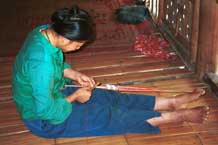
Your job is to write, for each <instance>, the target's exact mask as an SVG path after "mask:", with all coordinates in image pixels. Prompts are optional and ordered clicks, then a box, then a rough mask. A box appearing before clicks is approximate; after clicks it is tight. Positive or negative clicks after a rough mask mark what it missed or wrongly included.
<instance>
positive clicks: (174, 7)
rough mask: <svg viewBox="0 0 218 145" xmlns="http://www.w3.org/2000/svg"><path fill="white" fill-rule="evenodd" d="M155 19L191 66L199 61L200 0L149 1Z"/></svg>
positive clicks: (147, 4)
mask: <svg viewBox="0 0 218 145" xmlns="http://www.w3.org/2000/svg"><path fill="white" fill-rule="evenodd" d="M146 6H147V7H148V8H149V10H150V12H151V15H152V17H153V19H154V20H155V21H156V22H157V23H158V24H159V25H160V26H162V28H163V29H164V31H166V32H167V33H168V34H169V35H170V38H172V39H173V40H174V41H175V42H176V44H178V47H177V49H178V51H179V52H180V53H181V55H182V57H183V58H184V60H186V61H187V62H188V63H189V64H190V66H191V65H193V64H194V63H195V62H196V59H197V47H198V46H197V45H198V30H199V29H198V28H199V8H200V0H147V1H146Z"/></svg>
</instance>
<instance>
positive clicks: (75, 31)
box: [51, 5, 95, 44]
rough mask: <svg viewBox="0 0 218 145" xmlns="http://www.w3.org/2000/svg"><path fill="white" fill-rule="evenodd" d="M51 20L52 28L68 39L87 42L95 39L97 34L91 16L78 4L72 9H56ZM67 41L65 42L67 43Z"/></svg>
mask: <svg viewBox="0 0 218 145" xmlns="http://www.w3.org/2000/svg"><path fill="white" fill-rule="evenodd" d="M51 20H52V23H53V24H52V29H53V30H54V31H55V32H56V33H57V34H59V35H61V36H62V37H64V38H66V41H67V40H69V41H76V42H82V43H85V42H87V41H91V40H93V38H94V36H95V33H94V28H93V22H92V20H91V17H90V16H89V14H88V13H87V12H86V11H85V10H82V9H80V8H79V7H78V6H76V5H75V6H73V7H72V8H71V9H68V8H63V9H59V10H57V11H55V12H54V13H53V14H52V17H51ZM63 41H64V40H63ZM66 41H65V42H63V44H64V43H67V42H66ZM71 43H72V42H71Z"/></svg>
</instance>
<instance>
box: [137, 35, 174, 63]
mask: <svg viewBox="0 0 218 145" xmlns="http://www.w3.org/2000/svg"><path fill="white" fill-rule="evenodd" d="M169 46H170V45H169V43H168V42H167V41H166V40H164V39H163V38H160V37H157V36H155V35H143V34H139V35H138V36H136V40H135V44H134V50H135V51H139V52H141V53H142V54H144V55H145V56H148V57H158V58H163V59H168V60H172V59H173V55H171V54H170V53H169V52H168V51H167V50H166V48H168V47H169Z"/></svg>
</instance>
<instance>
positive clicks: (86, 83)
mask: <svg viewBox="0 0 218 145" xmlns="http://www.w3.org/2000/svg"><path fill="white" fill-rule="evenodd" d="M76 81H77V82H78V83H79V84H80V85H81V86H83V87H90V88H93V87H95V81H94V79H93V78H91V77H88V76H87V75H85V74H82V73H80V72H78V73H77V75H76Z"/></svg>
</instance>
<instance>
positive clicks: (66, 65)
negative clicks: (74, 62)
mask: <svg viewBox="0 0 218 145" xmlns="http://www.w3.org/2000/svg"><path fill="white" fill-rule="evenodd" d="M68 68H71V66H70V65H69V64H68V63H66V62H64V69H68ZM64 81H65V83H70V82H72V80H71V79H68V78H64Z"/></svg>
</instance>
